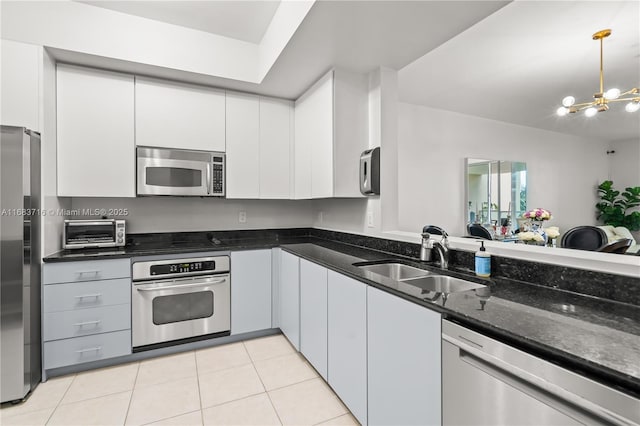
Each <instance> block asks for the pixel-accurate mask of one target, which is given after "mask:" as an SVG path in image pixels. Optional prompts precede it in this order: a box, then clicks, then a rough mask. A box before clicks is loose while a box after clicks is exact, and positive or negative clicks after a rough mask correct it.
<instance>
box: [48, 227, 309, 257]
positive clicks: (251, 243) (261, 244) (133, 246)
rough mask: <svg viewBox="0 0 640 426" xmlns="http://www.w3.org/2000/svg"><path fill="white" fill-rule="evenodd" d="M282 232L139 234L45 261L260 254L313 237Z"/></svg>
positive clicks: (71, 251) (55, 254)
mask: <svg viewBox="0 0 640 426" xmlns="http://www.w3.org/2000/svg"><path fill="white" fill-rule="evenodd" d="M291 231H292V232H283V231H282V230H273V231H259V232H251V233H250V234H249V235H242V233H235V232H233V233H232V232H224V231H223V232H215V233H214V232H193V233H191V232H186V233H175V234H173V233H159V234H139V235H133V236H127V245H126V246H125V247H121V248H104V249H74V250H61V251H59V252H56V253H53V254H51V255H49V256H47V257H45V258H43V259H42V260H43V261H44V262H45V263H55V262H74V261H78V260H100V259H119V258H131V257H138V256H154V255H161V254H182V253H197V252H212V251H230V250H234V251H238V250H256V249H261V248H272V247H278V246H280V245H282V244H294V243H298V242H308V241H310V239H313V238H312V237H309V236H308V235H304V233H300V232H296V231H297V230H291Z"/></svg>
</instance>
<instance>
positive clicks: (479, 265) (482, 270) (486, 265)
mask: <svg viewBox="0 0 640 426" xmlns="http://www.w3.org/2000/svg"><path fill="white" fill-rule="evenodd" d="M476 275H477V276H479V277H483V278H488V277H490V276H491V255H490V254H489V253H487V249H486V248H485V247H484V241H480V250H478V251H477V252H476Z"/></svg>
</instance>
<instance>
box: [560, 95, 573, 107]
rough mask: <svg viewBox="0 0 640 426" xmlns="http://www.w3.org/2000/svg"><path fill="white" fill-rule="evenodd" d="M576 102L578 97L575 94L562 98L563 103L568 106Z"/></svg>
mask: <svg viewBox="0 0 640 426" xmlns="http://www.w3.org/2000/svg"><path fill="white" fill-rule="evenodd" d="M575 103H576V98H574V97H573V96H567V97H565V98H564V99H563V100H562V105H564V106H566V107H570V106H571V105H573V104H575Z"/></svg>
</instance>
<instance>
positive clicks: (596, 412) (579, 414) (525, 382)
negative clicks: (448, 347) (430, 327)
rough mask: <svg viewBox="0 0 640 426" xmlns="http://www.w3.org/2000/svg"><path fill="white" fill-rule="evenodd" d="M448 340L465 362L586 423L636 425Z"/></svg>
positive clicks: (473, 348) (479, 352) (553, 385)
mask: <svg viewBox="0 0 640 426" xmlns="http://www.w3.org/2000/svg"><path fill="white" fill-rule="evenodd" d="M443 338H444V339H445V340H447V341H448V342H449V343H452V344H453V345H455V346H457V348H458V356H459V359H460V361H462V362H465V363H467V364H469V365H471V366H473V367H475V368H477V369H479V370H482V371H484V372H485V373H487V374H489V375H491V376H493V377H494V378H496V379H498V380H500V381H502V382H504V383H506V384H508V385H509V386H511V387H513V388H515V389H518V390H519V391H521V392H523V393H526V394H528V395H530V396H532V397H534V398H536V399H538V400H539V401H542V402H544V403H545V404H547V405H549V406H550V407H553V408H555V409H556V410H558V411H560V412H562V413H565V414H567V415H569V416H571V417H573V418H575V419H576V420H578V421H581V422H584V423H585V424H593V422H594V421H598V420H599V421H600V422H602V421H603V420H604V421H606V422H608V423H612V424H614V425H629V426H631V425H634V424H635V423H634V422H633V421H631V420H629V419H627V418H625V417H622V416H620V415H618V414H616V413H614V412H612V411H610V410H608V409H606V408H604V407H602V406H600V405H598V404H595V403H593V402H591V401H588V400H586V399H584V398H582V397H580V396H578V395H575V394H573V393H571V392H569V391H567V390H565V389H563V388H561V387H560V386H558V385H556V384H554V383H551V382H549V381H547V380H545V379H543V378H541V377H538V376H535V375H533V374H531V373H529V372H527V371H525V370H522V369H520V368H518V367H516V366H513V365H511V364H509V363H507V362H505V361H502V360H501V359H499V358H496V357H494V356H491V355H489V354H487V353H485V352H483V351H482V349H478V348H476V347H473V346H471V345H469V344H467V343H466V342H463V341H460V340H458V339H455V338H451V337H449V336H446V335H443Z"/></svg>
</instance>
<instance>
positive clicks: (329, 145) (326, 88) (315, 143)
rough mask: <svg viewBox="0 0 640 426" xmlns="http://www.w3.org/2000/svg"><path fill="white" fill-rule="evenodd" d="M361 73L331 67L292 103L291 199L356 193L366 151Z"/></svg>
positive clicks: (364, 88) (364, 84)
mask: <svg viewBox="0 0 640 426" xmlns="http://www.w3.org/2000/svg"><path fill="white" fill-rule="evenodd" d="M367 105H368V81H367V77H366V75H363V74H355V73H349V72H345V71H341V70H332V71H330V72H329V73H327V74H326V75H324V76H323V77H322V78H321V79H320V80H319V81H318V82H316V83H315V84H314V85H313V86H312V87H311V88H310V89H309V90H307V92H305V93H304V94H303V95H302V96H301V97H300V98H299V99H298V100H297V101H296V103H295V190H294V198H296V199H301V198H331V197H361V196H362V194H360V186H359V181H358V173H359V164H360V163H359V158H360V154H361V153H362V151H364V150H365V149H367V138H368V112H367V108H368V107H367Z"/></svg>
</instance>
